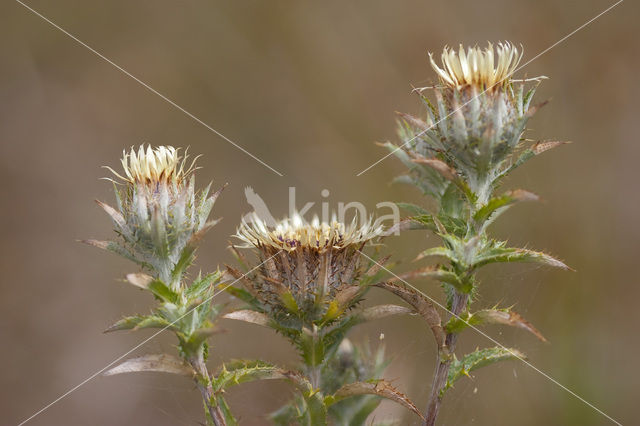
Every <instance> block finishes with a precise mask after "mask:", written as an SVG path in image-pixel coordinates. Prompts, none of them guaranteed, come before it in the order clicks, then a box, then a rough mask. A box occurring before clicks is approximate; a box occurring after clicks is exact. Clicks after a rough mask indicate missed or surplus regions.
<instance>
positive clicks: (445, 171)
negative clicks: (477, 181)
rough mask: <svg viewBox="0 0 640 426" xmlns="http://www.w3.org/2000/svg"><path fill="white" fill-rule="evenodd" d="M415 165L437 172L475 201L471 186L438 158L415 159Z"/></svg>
mask: <svg viewBox="0 0 640 426" xmlns="http://www.w3.org/2000/svg"><path fill="white" fill-rule="evenodd" d="M413 162H414V163H418V164H424V165H427V166H429V167H431V168H432V169H434V170H435V171H437V172H438V173H439V174H440V175H441V176H442V177H443V178H445V179H447V180H448V181H450V182H452V183H453V184H454V185H455V186H456V187H457V188H458V189H459V190H460V191H461V192H462V194H463V195H464V196H465V197H467V199H468V200H470V201H475V197H476V196H475V195H474V193H473V191H471V189H470V188H469V185H467V183H466V182H465V181H464V180H463V179H462V178H461V177H460V175H458V173H457V172H456V171H455V169H453V168H452V167H451V166H449V165H448V164H447V163H445V162H444V161H441V160H438V159H436V158H424V157H422V158H414V159H413Z"/></svg>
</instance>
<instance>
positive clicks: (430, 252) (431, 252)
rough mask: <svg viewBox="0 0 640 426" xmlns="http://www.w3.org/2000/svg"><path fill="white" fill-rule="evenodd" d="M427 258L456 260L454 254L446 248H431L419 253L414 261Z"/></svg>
mask: <svg viewBox="0 0 640 426" xmlns="http://www.w3.org/2000/svg"><path fill="white" fill-rule="evenodd" d="M429 256H442V257H445V258H447V259H449V260H450V261H455V260H456V257H455V253H454V252H453V251H452V250H449V249H448V248H446V247H433V248H430V249H427V250H425V251H423V252H422V253H420V254H419V255H418V257H416V259H415V260H420V259H423V258H425V257H429Z"/></svg>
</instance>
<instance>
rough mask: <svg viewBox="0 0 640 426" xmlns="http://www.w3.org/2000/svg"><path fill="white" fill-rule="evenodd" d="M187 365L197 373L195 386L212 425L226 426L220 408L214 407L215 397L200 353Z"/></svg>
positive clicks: (190, 359) (216, 405)
mask: <svg viewBox="0 0 640 426" xmlns="http://www.w3.org/2000/svg"><path fill="white" fill-rule="evenodd" d="M189 364H191V366H192V367H193V368H194V370H195V371H196V373H197V376H196V386H197V387H198V390H199V391H200V393H201V394H202V399H203V401H204V405H205V406H206V408H207V412H208V413H209V416H210V417H211V420H212V421H213V424H214V425H215V426H226V425H227V422H226V421H225V418H224V414H222V410H221V409H220V406H219V405H218V404H215V405H214V400H215V396H214V394H213V387H212V386H211V378H210V376H209V371H208V370H207V365H206V364H205V362H204V356H203V354H202V352H199V353H198V355H197V356H194V357H191V358H189Z"/></svg>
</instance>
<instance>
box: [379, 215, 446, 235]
mask: <svg viewBox="0 0 640 426" xmlns="http://www.w3.org/2000/svg"><path fill="white" fill-rule="evenodd" d="M414 229H427V230H430V231H435V230H436V226H435V223H434V221H433V217H432V216H430V215H424V216H414V217H409V218H406V219H402V220H401V221H400V222H397V223H395V224H394V225H393V226H390V227H389V228H388V229H387V230H386V231H385V232H384V233H383V234H382V235H384V236H389V235H398V234H400V233H401V232H402V231H408V230H414Z"/></svg>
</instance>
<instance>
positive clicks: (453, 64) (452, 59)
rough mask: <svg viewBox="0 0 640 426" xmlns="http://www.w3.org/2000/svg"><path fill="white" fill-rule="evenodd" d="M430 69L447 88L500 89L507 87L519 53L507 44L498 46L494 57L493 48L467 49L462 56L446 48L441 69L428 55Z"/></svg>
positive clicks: (518, 59)
mask: <svg viewBox="0 0 640 426" xmlns="http://www.w3.org/2000/svg"><path fill="white" fill-rule="evenodd" d="M429 59H430V60H431V66H432V67H433V69H434V70H435V71H436V72H437V73H438V76H439V77H440V79H441V80H442V82H443V83H444V84H445V85H447V86H451V87H455V88H460V87H462V86H467V85H470V86H478V87H481V88H483V89H491V88H493V87H497V86H502V85H503V84H504V83H507V82H508V81H509V79H510V77H511V75H512V74H513V73H514V72H515V70H516V67H517V66H518V63H519V62H520V60H521V59H522V52H519V51H518V48H517V47H515V46H514V45H513V44H511V43H509V42H505V43H498V46H497V47H496V52H495V55H494V50H493V45H492V44H491V43H489V46H488V47H487V48H485V49H484V50H483V49H481V48H479V47H478V46H475V47H469V48H467V51H466V53H465V51H464V47H463V46H462V44H461V45H460V50H459V52H458V53H456V51H455V50H453V49H450V48H448V47H445V48H444V51H443V52H442V68H440V67H439V66H438V65H437V64H436V62H435V61H434V60H433V55H432V54H431V53H429ZM494 59H495V60H494Z"/></svg>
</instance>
